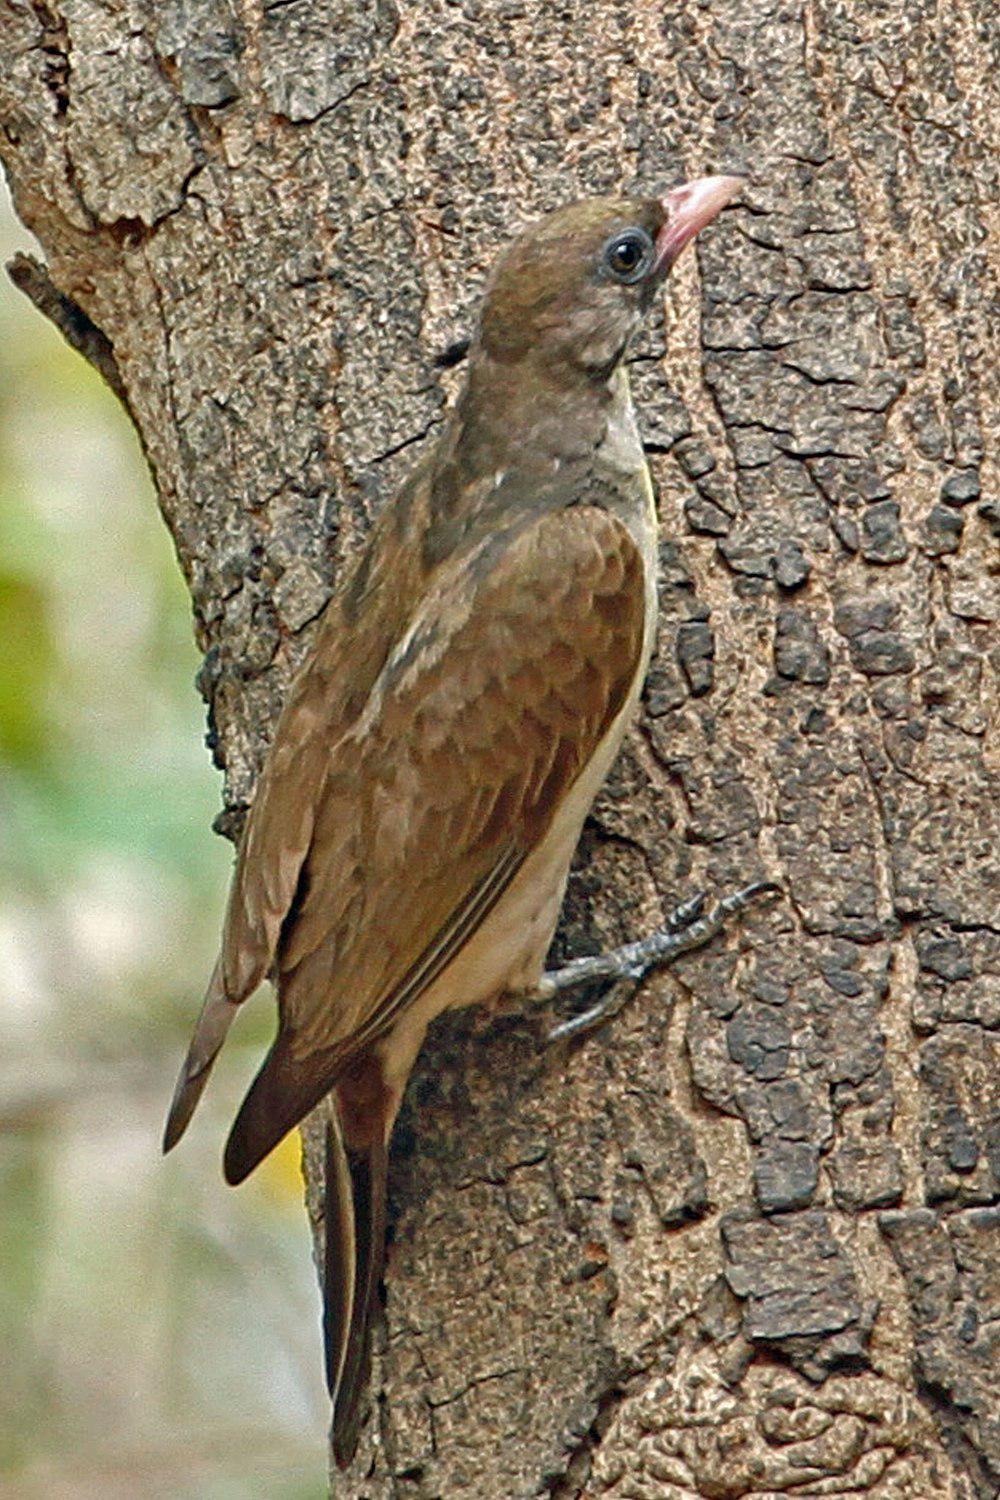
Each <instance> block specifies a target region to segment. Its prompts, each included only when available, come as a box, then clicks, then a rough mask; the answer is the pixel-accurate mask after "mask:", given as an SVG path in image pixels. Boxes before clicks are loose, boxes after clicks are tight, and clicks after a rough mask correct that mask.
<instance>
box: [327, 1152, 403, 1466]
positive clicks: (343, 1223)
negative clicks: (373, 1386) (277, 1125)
mask: <svg viewBox="0 0 1000 1500" xmlns="http://www.w3.org/2000/svg"><path fill="white" fill-rule="evenodd" d="M332 1139H333V1132H332V1130H331V1132H330V1134H329V1135H328V1137H327V1178H326V1192H327V1207H326V1253H325V1256H324V1268H323V1301H324V1308H325V1312H324V1331H325V1337H326V1362H327V1382H328V1384H329V1388H330V1397H331V1400H332V1402H333V1424H332V1439H333V1453H334V1457H335V1459H336V1460H337V1463H338V1465H339V1466H340V1467H341V1468H342V1469H343V1468H346V1467H347V1465H348V1464H349V1463H350V1462H351V1459H352V1458H353V1457H354V1452H355V1449H356V1447H357V1442H358V1427H359V1422H360V1402H361V1395H362V1392H363V1391H364V1388H365V1386H366V1384H367V1381H368V1375H369V1372H370V1368H371V1313H372V1307H373V1305H374V1302H375V1297H376V1295H377V1293H378V1284H379V1280H380V1279H381V1276H382V1265H383V1261H384V1257H385V1193H386V1172H387V1163H388V1152H387V1148H386V1140H385V1130H384V1129H380V1130H378V1131H377V1132H376V1134H375V1137H374V1139H373V1141H372V1143H371V1145H370V1146H369V1147H368V1148H367V1150H365V1151H363V1152H351V1153H350V1154H347V1153H345V1151H344V1148H343V1145H342V1144H339V1143H338V1145H339V1156H338V1149H337V1147H331V1141H332ZM345 1168H346V1171H345V1170H344V1169H345ZM348 1194H349V1195H350V1201H349V1205H348V1202H347V1197H348ZM348 1220H349V1221H350V1222H349V1226H348ZM348 1287H349V1288H350V1291H349V1294H347V1288H348ZM345 1309H348V1311H349V1315H348V1317H347V1318H346V1319H345V1317H344V1312H345Z"/></svg>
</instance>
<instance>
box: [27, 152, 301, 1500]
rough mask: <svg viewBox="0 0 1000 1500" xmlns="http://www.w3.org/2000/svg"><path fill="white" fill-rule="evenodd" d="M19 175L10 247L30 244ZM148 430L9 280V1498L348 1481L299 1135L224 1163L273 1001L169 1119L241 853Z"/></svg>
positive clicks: (286, 1492)
mask: <svg viewBox="0 0 1000 1500" xmlns="http://www.w3.org/2000/svg"><path fill="white" fill-rule="evenodd" d="M32 248H33V247H32V244H31V239H30V236H29V235H28V234H27V232H26V231H25V230H24V229H23V228H22V227H21V226H20V225H19V224H18V223H17V221H16V220H15V218H14V216H13V212H12V210H11V207H10V202H9V199H8V197H7V194H6V189H5V188H4V187H3V185H2V182H0V256H2V258H3V259H4V260H6V259H8V258H9V256H10V255H11V254H12V253H13V251H14V250H17V249H32ZM197 666H198V657H197V653H196V651H195V648H194V645H193V643H192V638H191V624H190V612H189V608H188V602H187V597H186V594H185V591H184V586H183V583H182V580H181V577H180V573H179V571H178V568H177V565H176V562H175V559H174V556H173V552H172V549H171V545H170V542H169V538H168V536H167V532H166V529H165V528H164V526H163V524H162V522H161V521H160V519H159V516H158V514H157V511H156V506H155V502H154V499H153V493H152V487H151V484H150V480H149V477H148V474H147V472H146V470H145V467H144V464H143V461H142V457H141V454H140V452H139V447H138V444H137V442H136V441H135V438H134V436H133V434H132V431H131V428H130V426H129V423H128V421H127V419H126V418H125V416H124V414H123V413H122V411H121V410H120V408H119V406H118V404H117V402H116V401H115V399H114V397H113V396H112V395H111V394H110V393H109V392H108V391H107V390H106V389H105V387H104V386H103V384H102V383H101V381H100V380H99V379H98V377H97V376H96V375H95V374H94V373H93V371H91V370H90V368H89V367H88V366H87V365H86V364H85V363H84V361H83V360H82V359H80V358H79V357H78V356H77V355H75V354H73V353H72V352H71V351H70V350H69V349H68V348H67V347H66V346H65V345H64V344H63V343H62V341H61V339H60V338H59V336H58V334H57V333H56V332H55V331H54V330H53V329H52V328H51V327H50V326H49V325H48V324H47V322H46V321H45V320H44V319H43V318H42V317H41V316H40V315H39V314H38V313H36V312H35V311H34V309H33V308H32V307H31V306H30V304H29V303H28V302H27V301H26V300H25V299H24V298H23V296H22V295H21V294H20V293H19V292H16V291H15V290H14V289H13V287H12V286H11V285H10V283H9V282H8V280H7V278H6V275H3V276H2V277H0V975H2V988H0V1349H2V1351H3V1354H2V1361H0V1369H2V1378H0V1495H2V1496H3V1497H5V1500H6V1497H18V1500H22V1497H23V1500H28V1497H32V1500H33V1497H36V1496H38V1497H42V1496H44V1497H46V1500H63V1497H66V1500H69V1497H72V1500H85V1497H86V1500H90V1497H97V1496H101V1497H117V1496H122V1497H125V1496H127V1497H129V1500H133V1497H143V1500H145V1497H151V1500H158V1497H161V1496H162V1497H170V1500H175V1497H178V1500H188V1497H192V1500H194V1497H197V1500H229V1497H233V1500H243V1497H257V1496H261V1497H264V1496H267V1497H277V1500H292V1497H295V1500H298V1497H301V1500H305V1497H319V1496H322V1495H324V1494H325V1493H326V1486H325V1480H324V1472H325V1425H326V1420H327V1412H326V1402H325V1397H324V1394H323V1391H322V1384H321V1378H320V1376H321V1347H320V1336H319V1326H318V1317H319V1299H318V1293H317V1291H316V1286H315V1281H314V1277H313V1271H312V1264H311V1260H310V1245H309V1236H308V1232H307V1228H306V1223H305V1218H304V1213H303V1209H302V1204H301V1197H300V1190H299V1189H300V1182H299V1170H298V1141H297V1137H294V1136H293V1138H292V1139H291V1140H290V1141H288V1142H286V1146H285V1147H284V1148H282V1150H281V1151H280V1152H279V1153H277V1154H276V1155H275V1157H273V1158H272V1159H271V1160H270V1161H269V1162H268V1163H267V1164H266V1165H265V1168H264V1169H262V1171H261V1172H260V1173H259V1174H257V1175H256V1176H255V1177H254V1178H253V1179H251V1181H250V1183H248V1184H247V1186H246V1187H245V1188H241V1189H239V1190H237V1191H233V1190H232V1189H229V1188H227V1187H225V1185H224V1184H223V1182H222V1179H221V1174H220V1167H219V1156H220V1151H221V1146H222V1142H223V1139H224V1135H225V1131H226V1129H227V1127H228V1123H229V1120H230V1119H231V1118H232V1115H233V1113H234V1112H235V1109H236V1106H237V1104H238V1102H239V1099H240V1097H241V1094H242V1091H243V1088H244V1087H245V1085H246V1083H247V1082H248V1081H249V1078H250V1076H251V1074H252V1072H253V1070H254V1067H255V1064H256V1061H257V1058H258V1056H259V1053H260V1051H261V1048H262V1045H263V1043H264V1041H265V1040H266V1038H267V1036H268V1033H269V1031H270V1027H271V1021H272V1012H271V1008H270V1006H269V1005H268V1004H267V1003H266V1001H264V1000H263V998H262V997H261V998H260V999H258V1000H257V1001H256V1002H255V1003H254V1005H253V1006H252V1007H250V1008H248V1009H252V1011H253V1015H250V1014H248V1015H247V1017H246V1018H245V1019H244V1020H243V1023H242V1024H241V1025H240V1026H239V1027H237V1028H236V1030H235V1032H234V1035H233V1039H232V1041H231V1043H230V1045H229V1047H228V1048H227V1049H226V1051H225V1053H224V1054H223V1058H222V1060H221V1062H220V1066H219V1068H218V1070H217V1072H216V1076H215V1077H214V1078H213V1081H212V1086H211V1087H210V1089H209V1091H208V1094H207V1096H206V1100H205V1103H204V1104H203V1106H202V1109H201V1111H200V1112H199V1114H198V1116H197V1117H196V1120H195V1123H194V1125H193V1126H192V1129H191V1131H190V1132H189V1135H188V1137H187V1138H186V1139H185V1140H184V1142H183V1144H182V1145H181V1146H180V1147H179V1148H178V1150H177V1151H176V1152H175V1153H174V1154H173V1155H172V1156H171V1157H170V1158H169V1159H168V1160H166V1161H164V1160H163V1159H162V1158H161V1157H160V1154H159V1135H160V1131H161V1128H162V1123H163V1114H164V1109H165V1106H166V1104H167V1101H168V1099H169V1096H170V1093H171V1090H172V1087H173V1082H174V1076H175V1073H176V1070H177V1067H178V1066H179V1062H180V1058H181V1056H182V1053H183V1049H184V1047H185V1045H186V1041H187V1036H188V1032H189V1028H190V1026H191V1024H192V1023H193V1020H194V1017H195V1014H196V1011H197V1008H198V1004H199V1002H200V997H201V992H202V990H203V988H204V984H205V981H206V979H207V976H208V973H209V970H210V968H211V964H212V961H213V958H214V949H215V943H216V938H217V935H218V928H219V921H220V917H221V912H222V904H223V899H224V895H225V886H226V881H227V877H228V872H229V868H230V863H231V850H230V848H229V845H228V844H224V843H223V842H222V841H221V840H220V839H218V838H216V837H215V835H214V834H212V833H211V832H210V828H209V825H210V823H211V820H212V817H213V816H214V814H215V812H216V810H217V808H218V800H219V786H218V777H217V775H216V773H215V772H214V771H213V770H212V769H211V767H210V763H209V757H208V754H207V752H206V750H205V748H204V744H203V736H204V710H203V706H202V704H201V702H200V700H199V698H198V695H197V693H196V692H195V689H194V686H193V676H194V673H195V671H196V669H197Z"/></svg>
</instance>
